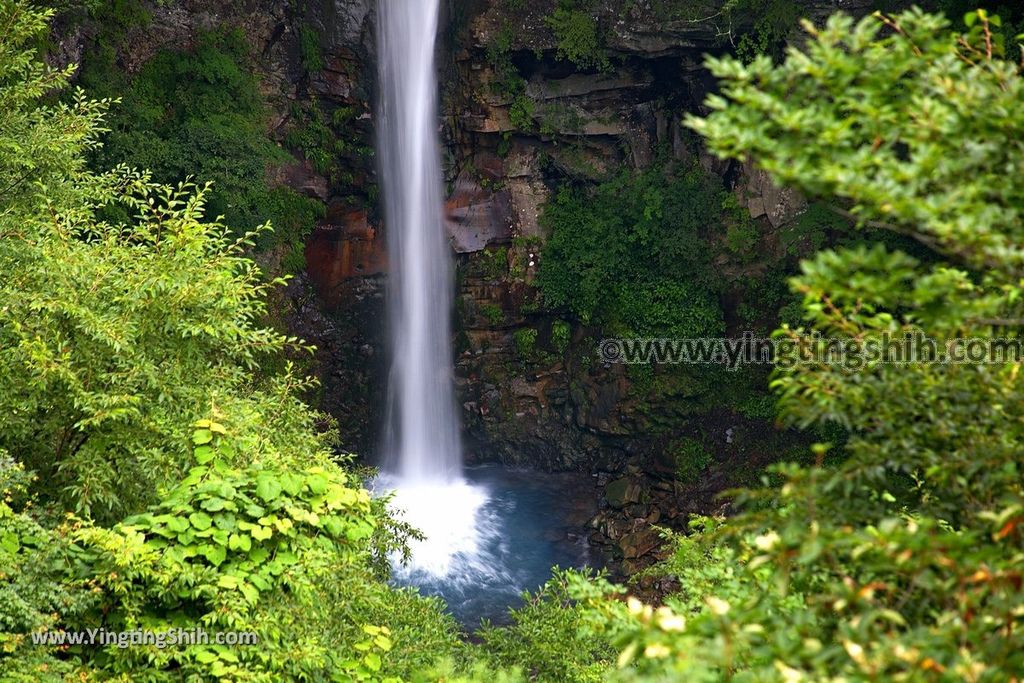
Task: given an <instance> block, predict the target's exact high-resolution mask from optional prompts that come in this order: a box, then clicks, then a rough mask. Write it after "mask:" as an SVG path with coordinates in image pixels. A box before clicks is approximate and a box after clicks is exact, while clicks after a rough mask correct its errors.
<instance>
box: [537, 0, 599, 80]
mask: <svg viewBox="0 0 1024 683" xmlns="http://www.w3.org/2000/svg"><path fill="white" fill-rule="evenodd" d="M579 2H580V0H558V4H557V6H556V7H555V11H554V12H553V13H552V14H551V15H550V16H547V17H545V18H544V23H545V24H547V25H548V27H549V28H550V29H551V30H552V31H553V32H554V34H555V39H556V40H557V41H558V52H557V54H558V58H559V59H567V60H569V61H571V62H572V63H573V64H575V65H576V66H578V67H579V68H581V69H600V70H608V69H610V68H611V62H610V61H609V60H608V54H607V52H606V51H605V49H604V46H603V44H602V39H601V36H600V33H599V31H598V26H597V20H596V19H595V18H594V15H593V13H592V10H591V8H590V7H589V6H584V7H580V6H579ZM585 4H586V5H589V4H590V3H585Z"/></svg>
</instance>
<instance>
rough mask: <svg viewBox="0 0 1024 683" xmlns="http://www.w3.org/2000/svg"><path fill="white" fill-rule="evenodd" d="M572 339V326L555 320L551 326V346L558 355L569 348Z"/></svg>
mask: <svg viewBox="0 0 1024 683" xmlns="http://www.w3.org/2000/svg"><path fill="white" fill-rule="evenodd" d="M571 338H572V325H570V324H569V323H567V322H565V321H564V320H556V321H555V322H554V323H552V324H551V345H552V346H554V347H555V350H556V351H558V353H560V354H564V353H565V352H566V350H567V349H568V348H569V341H570V339H571Z"/></svg>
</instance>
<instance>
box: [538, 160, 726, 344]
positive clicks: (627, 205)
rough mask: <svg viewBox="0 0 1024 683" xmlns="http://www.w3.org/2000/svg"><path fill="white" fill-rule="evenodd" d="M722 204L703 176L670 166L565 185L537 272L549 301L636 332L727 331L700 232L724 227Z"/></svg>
mask: <svg viewBox="0 0 1024 683" xmlns="http://www.w3.org/2000/svg"><path fill="white" fill-rule="evenodd" d="M721 201H722V200H721V192H720V190H718V189H717V188H716V187H715V184H714V182H713V181H712V180H711V179H709V178H708V177H706V176H705V175H704V174H703V173H701V172H700V171H697V170H690V171H686V172H680V171H677V170H676V169H672V168H667V167H655V168H652V169H650V170H647V171H644V172H643V173H641V174H639V175H631V174H628V173H623V174H621V175H620V176H617V177H616V178H614V179H612V180H610V181H608V182H606V183H602V184H600V185H598V186H597V187H596V188H594V189H593V190H592V191H584V190H579V189H571V188H567V187H566V188H562V189H561V190H560V191H559V192H558V194H557V195H556V196H555V198H554V199H553V200H552V201H550V202H549V203H548V204H546V205H545V207H544V211H543V214H542V216H541V221H542V223H543V225H544V226H545V228H547V229H548V230H549V231H550V233H551V236H550V238H549V240H548V243H547V245H546V246H545V247H544V251H543V254H542V259H541V265H540V270H539V273H538V284H539V285H540V288H541V291H542V292H543V294H544V300H545V304H546V305H547V306H548V307H550V308H560V307H565V308H567V309H569V310H570V311H572V312H573V313H574V314H576V315H577V316H579V318H580V319H581V320H583V321H584V322H587V323H589V322H599V323H602V324H604V325H605V326H609V327H611V328H612V329H614V328H615V327H616V326H618V327H619V328H620V329H625V330H628V331H630V332H632V333H636V334H644V335H646V334H651V335H673V336H677V337H700V336H709V335H712V334H715V333H717V332H720V331H721V330H722V329H723V327H724V323H723V321H722V312H721V310H720V308H719V306H718V302H717V294H716V291H717V282H716V277H715V276H714V274H713V272H712V269H711V267H710V264H709V262H708V255H709V253H710V250H709V249H708V247H707V244H706V243H705V241H704V239H703V237H702V234H704V231H706V230H709V229H713V228H714V227H715V226H720V225H721V222H720V221H721V213H720V206H721Z"/></svg>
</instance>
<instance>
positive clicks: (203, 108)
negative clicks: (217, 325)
mask: <svg viewBox="0 0 1024 683" xmlns="http://www.w3.org/2000/svg"><path fill="white" fill-rule="evenodd" d="M114 60H115V55H114V53H113V52H103V51H102V50H97V51H93V52H88V53H87V54H86V59H85V61H84V63H83V66H82V71H81V75H80V82H81V83H82V85H83V86H84V87H85V88H86V90H87V91H88V92H89V93H90V94H91V95H93V96H98V97H120V99H121V104H120V105H119V106H118V107H116V108H114V109H113V111H112V114H111V116H110V119H109V124H108V125H109V128H110V132H109V133H108V134H107V135H106V137H105V140H104V145H103V146H102V147H101V148H99V149H98V150H97V151H96V153H95V155H94V160H93V161H94V163H95V165H96V167H97V168H101V169H107V168H112V167H114V166H116V165H117V164H120V163H126V164H128V165H130V166H134V167H137V168H146V169H149V170H150V171H151V172H152V175H153V178H154V179H155V180H157V181H159V182H163V183H179V182H182V181H184V180H186V179H187V178H191V177H198V178H201V179H202V180H203V181H204V182H205V181H209V182H212V183H213V186H212V189H211V190H210V191H209V193H208V195H207V204H208V207H209V209H208V210H209V214H210V215H211V216H213V217H217V216H222V217H223V218H224V221H225V224H226V225H229V226H231V228H232V230H234V231H235V232H236V234H240V235H241V234H245V233H246V232H248V231H250V230H253V229H255V228H256V227H257V226H259V225H262V224H264V223H266V222H267V221H272V222H273V223H274V225H275V226H276V228H277V230H276V231H275V232H273V233H269V232H267V233H262V234H261V235H260V237H259V239H260V242H259V243H258V244H257V247H258V248H259V249H261V250H269V249H272V248H273V247H275V246H276V245H278V244H286V245H287V244H291V243H293V242H295V241H297V240H301V239H303V237H304V236H305V235H306V234H308V232H309V230H311V229H312V227H313V223H314V221H315V220H316V218H318V217H319V216H321V215H322V213H323V207H322V206H321V205H320V203H319V202H317V201H315V200H311V199H308V198H306V197H303V196H301V195H299V194H298V193H297V192H295V191H294V190H291V189H290V188H285V187H277V188H272V187H270V186H269V185H268V183H267V172H268V168H269V167H271V166H273V165H275V164H281V163H288V162H291V161H292V157H291V156H290V155H288V154H287V153H285V152H284V151H283V150H282V149H281V148H280V147H279V146H278V145H276V144H275V143H274V142H273V141H272V140H271V139H270V138H269V137H268V135H267V133H266V115H267V112H266V108H265V103H264V101H263V99H262V96H261V94H260V88H259V84H258V83H257V81H256V78H255V76H254V75H253V73H252V67H251V64H250V61H251V56H250V54H249V46H248V44H247V42H246V40H245V37H244V35H243V34H242V33H241V31H240V30H235V31H221V32H214V33H208V34H206V35H203V36H201V37H200V39H199V41H198V42H197V44H196V45H195V47H194V49H193V50H192V51H190V52H175V51H172V50H163V51H161V52H158V53H157V54H156V55H155V56H154V57H153V58H151V59H150V60H149V61H148V62H146V63H145V64H144V65H143V66H142V69H141V70H140V71H139V73H138V74H136V75H135V76H132V77H129V76H128V75H127V74H125V73H123V72H122V71H120V70H119V68H118V67H117V66H116V63H115V61H114ZM115 219H117V220H123V219H124V216H123V214H120V215H116V216H115Z"/></svg>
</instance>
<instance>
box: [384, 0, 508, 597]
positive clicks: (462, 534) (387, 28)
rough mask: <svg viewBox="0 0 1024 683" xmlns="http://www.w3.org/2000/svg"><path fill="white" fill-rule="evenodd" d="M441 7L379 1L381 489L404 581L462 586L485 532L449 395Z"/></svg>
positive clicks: (430, 2)
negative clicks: (385, 381) (384, 265)
mask: <svg viewBox="0 0 1024 683" xmlns="http://www.w3.org/2000/svg"><path fill="white" fill-rule="evenodd" d="M439 5H440V0H379V2H378V22H377V26H378V29H377V51H378V64H379V83H380V101H379V109H378V114H377V130H378V152H379V159H380V164H381V171H382V181H383V194H384V211H385V214H384V216H385V225H386V232H387V236H388V250H389V254H390V259H391V275H390V285H391V286H390V290H389V297H388V305H389V313H390V325H391V328H390V329H391V353H392V365H391V376H390V384H389V392H388V420H387V431H386V434H385V445H384V447H385V467H384V473H383V475H382V476H381V481H380V482H379V483H378V487H380V488H384V489H389V490H391V489H393V490H395V498H394V503H393V507H394V508H397V509H398V510H399V511H401V512H402V513H404V514H403V515H402V516H403V518H404V519H405V520H406V521H408V522H409V523H411V524H412V525H413V526H415V527H417V528H418V529H420V530H421V531H422V532H423V534H424V536H425V539H424V540H423V541H420V542H417V543H414V544H413V547H412V561H411V563H410V564H409V565H408V566H405V567H396V568H395V569H396V571H395V573H396V577H397V578H398V579H399V580H400V581H403V580H404V581H406V582H413V583H417V582H420V583H422V582H424V581H431V580H438V579H443V580H445V581H449V580H459V579H461V578H463V577H466V578H468V576H467V574H470V573H472V571H470V570H471V569H472V568H473V566H479V565H481V564H484V563H485V561H484V559H483V558H480V557H479V548H480V547H481V539H482V538H483V536H482V535H485V534H487V533H488V526H489V525H488V524H486V523H485V520H483V519H481V517H482V515H481V508H482V507H483V506H484V504H485V502H486V500H487V494H486V492H485V491H484V490H483V489H482V488H480V487H477V486H473V485H471V484H469V483H468V482H466V481H465V479H464V478H463V476H462V451H461V444H460V441H459V425H458V420H457V418H456V414H455V400H454V395H453V391H452V382H453V372H452V359H451V345H450V336H451V330H450V322H451V321H450V315H451V307H452V296H453V290H454V281H453V278H452V266H451V252H450V249H449V246H448V243H447V239H446V237H445V231H444V228H443V222H442V210H443V201H442V182H443V181H442V176H441V164H440V144H439V141H438V133H437V129H438V98H437V81H436V73H435V66H434V50H435V42H436V36H437V29H438V15H439V10H440V8H439Z"/></svg>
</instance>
